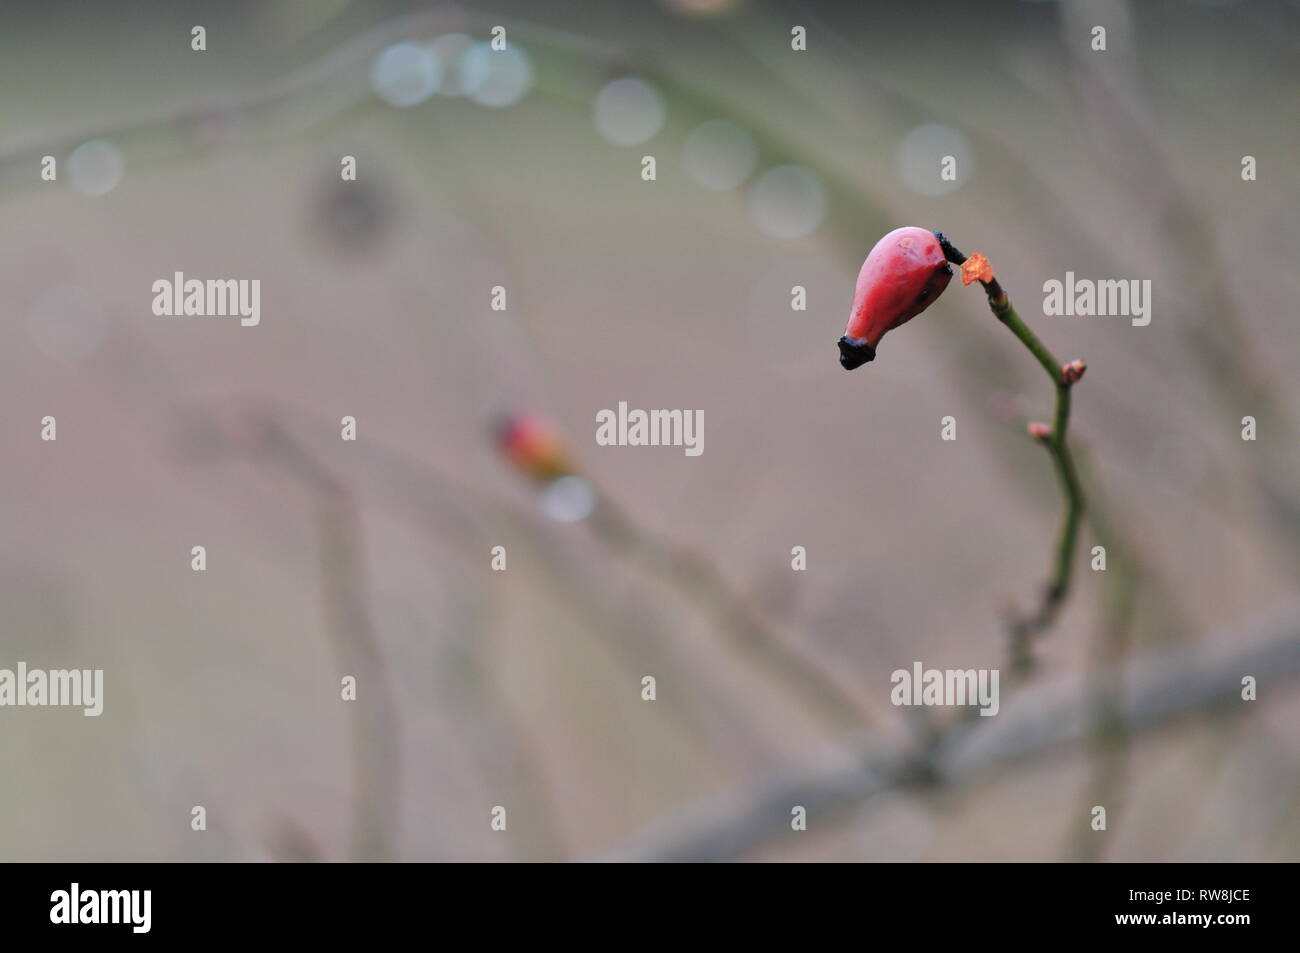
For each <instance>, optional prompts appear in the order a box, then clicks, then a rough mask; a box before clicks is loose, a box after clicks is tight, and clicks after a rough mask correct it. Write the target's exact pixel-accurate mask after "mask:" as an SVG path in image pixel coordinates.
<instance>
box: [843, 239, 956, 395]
mask: <svg viewBox="0 0 1300 953" xmlns="http://www.w3.org/2000/svg"><path fill="white" fill-rule="evenodd" d="M950 278H952V268H950V267H949V266H948V262H947V260H946V258H945V257H944V253H943V249H942V248H941V247H940V245H939V239H938V238H936V237H935V235H934V233H933V232H930V231H927V230H926V229H924V228H917V227H915V226H909V227H907V228H896V229H894V230H893V231H892V232H890V233H889V234H888V235H886V236H885V237H884V238H882V239H881V240H880V241H878V242H876V247H875V248H873V249H871V254H869V255H867V260H866V261H865V262H863V264H862V271H860V272H859V273H858V285H857V288H856V289H855V290H854V292H853V311H852V313H851V314H850V315H849V325H848V327H847V328H845V329H844V337H842V338H840V341H839V345H840V364H842V365H843V366H844V369H845V370H848V371H851V370H853V369H854V368H855V367H861V366H862V365H863V364H865V363H867V362H868V361H871V360H874V359H875V357H876V345H878V344H879V343H880V339H881V338H882V337H884V335H885V332H886V331H891V330H893V329H894V328H896V327H898V326H899V325H900V324H904V323H905V322H907V321H910V320H911V319H912V318H914V317H916V316H917V315H918V314H920V313H921V312H922V311H924V310H925V309H926V308H928V307H929V306H930V304H931V302H933V301H934V300H935V299H936V298H938V297H939V294H940V293H941V292H942V291H943V289H944V288H946V287H947V286H948V280H949V279H950Z"/></svg>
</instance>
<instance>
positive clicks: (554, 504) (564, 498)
mask: <svg viewBox="0 0 1300 953" xmlns="http://www.w3.org/2000/svg"><path fill="white" fill-rule="evenodd" d="M595 508H596V488H595V487H593V486H592V485H591V483H590V482H589V481H587V480H584V479H583V478H582V477H580V476H562V477H560V478H559V479H557V480H552V481H551V482H550V483H548V484H547V485H546V487H545V489H543V490H542V512H543V513H545V514H546V515H547V516H549V517H550V518H551V519H553V520H555V521H556V522H558V523H577V522H580V521H582V520H585V519H586V518H587V517H588V516H590V515H591V513H592V510H594V509H595Z"/></svg>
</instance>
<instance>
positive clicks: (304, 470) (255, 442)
mask: <svg viewBox="0 0 1300 953" xmlns="http://www.w3.org/2000/svg"><path fill="white" fill-rule="evenodd" d="M185 437H186V439H187V441H188V443H189V450H190V452H191V457H192V458H193V457H194V456H196V455H199V458H202V457H204V456H206V457H212V456H216V457H222V456H227V455H236V456H245V457H251V458H253V459H255V460H259V461H262V462H265V463H268V464H269V465H271V466H273V467H274V468H275V469H277V470H279V471H280V472H281V473H283V474H285V475H287V476H289V477H291V478H292V479H294V480H296V481H298V482H299V483H301V484H303V485H304V486H305V487H306V488H307V490H308V491H309V492H310V494H311V503H312V508H313V516H314V520H315V523H316V532H317V537H318V539H319V541H320V542H319V545H320V566H321V578H322V580H323V593H322V595H323V598H324V602H325V624H326V629H327V632H328V635H329V640H330V645H331V647H332V649H333V651H334V657H335V662H336V664H337V666H338V669H339V674H340V676H342V675H352V676H354V677H355V678H356V681H357V685H356V700H355V701H354V702H353V703H352V706H351V709H350V714H351V717H350V718H349V722H350V724H351V726H352V734H353V737H352V749H353V755H352V763H353V770H354V785H353V829H352V844H351V848H350V856H351V858H352V859H353V860H357V861H383V860H389V859H391V858H392V855H393V849H394V843H393V837H392V836H391V831H392V829H393V827H394V826H395V825H396V824H397V821H398V818H399V817H400V812H399V809H398V790H399V773H400V768H401V753H400V750H399V742H398V728H397V707H396V703H395V701H394V699H393V696H392V690H391V688H390V687H389V684H388V677H387V673H386V672H385V670H384V660H383V652H382V650H381V648H380V645H379V640H378V638H377V637H376V635H375V632H374V628H373V625H372V623H371V617H370V607H369V604H368V601H367V598H366V572H365V552H364V545H363V542H362V532H361V523H360V518H359V515H358V513H357V507H356V502H355V499H354V497H353V494H352V492H351V491H350V490H349V489H348V488H347V487H346V486H345V484H344V483H343V482H342V481H341V480H339V479H338V478H337V477H335V475H334V474H333V473H332V472H331V471H330V469H329V468H328V467H327V466H326V465H325V464H323V463H322V462H321V461H319V460H318V459H317V458H316V457H314V456H313V455H312V454H311V453H310V452H309V451H307V449H306V448H304V447H303V446H302V445H301V444H300V443H299V442H298V441H296V440H295V439H293V437H292V436H291V435H290V434H289V433H288V431H287V430H285V429H284V427H282V426H281V425H280V424H279V422H278V421H277V420H275V419H274V417H272V416H271V415H270V414H269V413H265V412H254V411H246V412H244V413H241V414H239V415H238V416H235V417H223V416H221V415H219V414H215V413H212V412H210V411H207V412H204V413H203V414H202V415H201V416H199V417H198V418H197V419H196V420H195V421H194V423H193V429H192V430H191V431H190V432H188V433H186V434H185Z"/></svg>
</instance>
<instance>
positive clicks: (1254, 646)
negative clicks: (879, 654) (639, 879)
mask: <svg viewBox="0 0 1300 953" xmlns="http://www.w3.org/2000/svg"><path fill="white" fill-rule="evenodd" d="M1214 641H1215V643H1216V644H1228V645H1233V646H1235V647H1236V648H1235V649H1234V650H1233V651H1231V652H1228V653H1225V654H1220V655H1216V656H1210V655H1208V654H1206V653H1204V652H1201V651H1198V650H1197V649H1196V648H1194V647H1179V648H1177V649H1174V650H1171V651H1167V652H1163V653H1159V654H1153V655H1151V656H1148V657H1146V658H1144V659H1142V660H1140V661H1139V662H1137V663H1135V664H1134V666H1133V670H1132V673H1131V678H1129V679H1128V680H1127V682H1126V684H1125V685H1124V687H1123V688H1122V689H1120V691H1119V692H1118V695H1117V697H1116V699H1115V701H1116V704H1117V706H1118V711H1119V712H1120V713H1121V714H1122V717H1123V718H1124V720H1125V722H1126V724H1127V725H1128V731H1129V734H1130V735H1131V736H1137V735H1139V734H1141V733H1143V732H1152V731H1155V730H1157V729H1159V728H1162V727H1164V726H1166V725H1169V724H1172V723H1176V722H1178V721H1179V720H1181V719H1185V718H1189V717H1193V716H1197V715H1202V714H1207V713H1212V712H1214V713H1222V714H1237V713H1240V712H1241V711H1242V710H1243V709H1244V708H1247V707H1248V706H1250V705H1254V704H1259V702H1246V701H1243V700H1242V698H1241V687H1242V686H1241V679H1242V677H1243V676H1245V675H1254V676H1255V677H1256V678H1257V679H1260V680H1261V685H1260V687H1261V691H1263V692H1264V693H1265V695H1264V697H1269V696H1270V695H1272V694H1275V693H1277V692H1279V691H1281V689H1282V687H1283V686H1284V685H1286V684H1289V683H1292V682H1295V681H1297V680H1300V606H1294V605H1293V606H1288V607H1287V611H1286V612H1285V613H1282V614H1280V615H1279V616H1278V617H1277V618H1270V619H1267V620H1262V621H1258V622H1256V623H1253V624H1252V625H1250V626H1248V627H1247V628H1246V630H1244V631H1235V632H1229V633H1225V634H1222V635H1220V636H1217V637H1216V638H1215V640H1214ZM1089 711H1090V697H1089V692H1088V690H1087V686H1086V685H1085V684H1083V683H1082V682H1081V680H1080V678H1079V677H1078V676H1074V675H1071V676H1063V677H1058V678H1053V679H1051V680H1046V681H1042V682H1039V683H1037V684H1034V685H1031V686H1027V687H1024V688H1021V689H1020V690H1019V691H1018V692H1016V694H1015V696H1014V698H1013V699H1012V700H1011V701H1009V702H1007V703H1006V704H1004V705H1003V706H1002V710H1001V711H1000V712H999V714H997V715H996V716H993V717H991V718H974V719H959V720H958V721H957V722H956V723H955V724H954V725H953V726H952V727H950V728H949V729H948V730H946V731H944V732H941V733H940V735H939V736H938V738H937V740H936V743H935V744H933V745H932V746H924V745H923V746H916V745H911V746H900V745H897V744H890V743H889V742H887V741H885V740H883V739H878V738H867V739H863V740H862V741H860V742H859V743H858V744H857V745H856V748H855V753H853V754H852V756H851V757H849V759H848V763H845V758H844V752H839V753H838V756H837V758H836V759H835V761H836V763H834V764H832V765H830V766H822V767H821V768H820V769H817V770H812V771H807V772H803V773H802V775H801V776H799V777H797V778H796V777H786V778H781V779H777V780H773V781H770V782H768V783H767V784H764V785H761V786H760V787H759V789H758V791H757V792H756V793H755V794H753V795H752V796H749V797H745V798H743V799H742V800H740V802H739V804H737V800H736V798H735V796H734V795H733V796H731V797H728V798H723V799H720V800H716V801H710V802H707V803H701V804H699V805H696V806H695V807H691V808H688V809H687V810H685V811H683V812H682V813H681V814H680V815H679V816H678V817H677V818H676V819H673V820H670V821H669V822H668V823H666V824H665V825H663V826H662V827H660V828H658V829H656V830H653V831H651V832H649V833H647V834H646V835H645V836H643V837H641V838H638V839H637V840H635V841H634V842H631V843H629V844H627V845H625V846H624V847H622V848H620V849H617V850H615V851H613V852H611V853H609V854H608V855H606V856H605V857H604V858H603V859H606V860H613V861H666V862H699V861H725V860H732V859H735V858H738V857H741V856H743V855H745V854H748V853H750V852H751V851H754V850H757V849H759V848H761V847H763V846H765V845H768V844H770V843H772V842H773V841H775V840H776V839H777V838H778V837H780V836H782V835H785V834H793V832H792V831H791V829H790V816H791V814H790V811H791V808H792V807H794V806H795V805H802V806H803V807H805V808H806V809H807V811H808V817H809V820H810V821H811V822H812V823H813V824H819V823H823V822H826V821H827V820H829V819H833V818H835V817H837V816H842V815H843V814H844V813H846V812H848V811H851V810H852V809H854V808H857V807H859V806H860V805H861V804H862V803H863V802H864V801H867V800H868V799H869V798H871V797H873V796H875V795H877V794H880V793H883V792H885V791H890V790H897V789H900V788H908V787H918V788H922V789H924V788H942V789H945V790H948V789H953V788H956V787H959V786H960V785H963V784H969V783H972V782H974V781H976V780H978V779H979V778H981V777H984V776H987V775H988V774H989V773H991V772H993V771H996V770H1005V769H1008V768H1011V767H1012V766H1015V765H1018V764H1022V763H1026V762H1030V761H1033V760H1035V759H1039V758H1044V757H1048V756H1054V755H1059V754H1062V753H1064V752H1066V751H1068V750H1070V749H1073V748H1076V747H1077V746H1078V745H1080V744H1081V743H1082V742H1084V741H1085V740H1086V739H1087V737H1088V732H1089V722H1090V719H1089Z"/></svg>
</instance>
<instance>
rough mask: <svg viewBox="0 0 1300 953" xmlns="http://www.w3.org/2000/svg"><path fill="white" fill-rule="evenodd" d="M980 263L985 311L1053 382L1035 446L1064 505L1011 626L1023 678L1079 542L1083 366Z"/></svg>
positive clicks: (946, 248) (957, 255) (1066, 587)
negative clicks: (1040, 331)
mask: <svg viewBox="0 0 1300 953" xmlns="http://www.w3.org/2000/svg"><path fill="white" fill-rule="evenodd" d="M935 237H937V238H938V239H939V245H940V247H942V248H943V252H944V256H945V257H946V258H947V259H948V260H949V261H950V262H952V263H953V264H955V265H966V263H967V261H968V257H967V256H966V255H963V254H962V253H961V252H960V251H958V250H957V249H956V248H955V247H954V246H953V244H952V242H950V241H948V239H947V238H945V237H944V236H943V235H942V234H940V233H936V236H935ZM974 259H982V256H979V255H976V256H974V258H972V259H969V260H970V261H971V263H972V264H974V263H975V260H974ZM982 263H983V265H984V266H985V267H984V269H983V270H982V273H979V274H978V277H979V282H980V284H981V285H983V287H984V291H985V293H986V294H987V295H988V299H989V309H990V310H991V311H992V312H993V316H994V317H996V318H997V319H998V320H999V321H1001V322H1002V323H1003V324H1004V325H1006V327H1007V329H1008V330H1010V331H1011V333H1012V334H1014V335H1015V336H1016V337H1017V338H1019V340H1020V343H1021V344H1023V345H1024V346H1025V347H1026V348H1027V349H1028V350H1029V353H1031V354H1032V355H1034V357H1035V359H1037V361H1038V363H1039V364H1041V365H1042V366H1043V370H1045V371H1046V372H1047V376H1048V377H1050V378H1051V379H1052V383H1053V384H1054V385H1055V387H1056V415H1055V418H1054V421H1053V424H1052V428H1051V430H1050V431H1047V432H1046V433H1044V434H1043V435H1042V436H1041V437H1040V441H1041V442H1042V444H1043V445H1044V446H1045V447H1047V450H1048V452H1049V453H1050V454H1051V456H1052V464H1053V466H1054V467H1055V468H1056V475H1057V478H1058V479H1059V480H1060V482H1061V492H1062V495H1063V496H1064V498H1065V504H1064V511H1063V514H1062V517H1061V529H1060V532H1059V533H1058V534H1057V542H1056V552H1055V555H1054V557H1053V560H1052V568H1051V570H1050V572H1049V575H1048V579H1047V584H1046V586H1045V587H1044V589H1043V595H1042V598H1041V601H1040V602H1039V605H1038V608H1037V610H1035V611H1034V612H1033V613H1032V614H1031V615H1028V616H1024V617H1021V618H1018V619H1015V620H1013V621H1012V624H1011V667H1012V671H1013V672H1014V673H1016V674H1019V675H1024V674H1026V673H1027V672H1028V671H1029V670H1030V669H1031V668H1032V667H1033V640H1034V637H1035V636H1036V635H1038V634H1039V633H1041V632H1043V631H1045V630H1046V629H1048V628H1050V627H1051V626H1052V623H1054V622H1055V621H1056V616H1057V614H1058V613H1059V612H1060V610H1061V606H1062V605H1064V603H1065V599H1066V596H1067V595H1068V594H1069V591H1070V577H1071V574H1072V570H1073V568H1074V549H1075V543H1076V541H1077V540H1078V536H1079V520H1080V518H1081V517H1082V516H1083V509H1084V500H1083V488H1082V487H1081V486H1080V484H1079V474H1078V471H1077V470H1076V469H1075V466H1074V457H1073V456H1072V455H1071V453H1070V446H1069V444H1068V443H1067V442H1066V432H1067V430H1068V429H1069V426H1070V390H1071V388H1072V387H1073V386H1074V383H1075V381H1077V380H1078V379H1079V377H1080V376H1082V374H1083V364H1082V362H1076V364H1075V365H1071V366H1070V367H1069V368H1067V367H1065V366H1063V365H1062V364H1061V362H1060V361H1058V360H1057V359H1056V358H1055V357H1054V356H1053V355H1052V352H1051V351H1049V350H1048V349H1047V346H1046V345H1044V344H1043V342H1042V341H1040V340H1039V339H1038V335H1036V334H1034V332H1033V331H1032V330H1030V328H1029V326H1028V325H1027V324H1025V322H1024V321H1023V320H1022V319H1021V317H1020V315H1019V314H1017V313H1016V309H1015V308H1014V307H1012V305H1011V299H1010V298H1009V297H1007V293H1006V292H1005V291H1003V290H1002V286H1001V285H1000V284H998V280H997V278H996V277H994V275H993V271H992V269H991V268H990V267H988V262H987V260H983V262H982ZM967 271H968V268H963V270H962V281H963V282H964V283H966V284H969V283H970V281H971V280H973V279H972V278H969V277H968V275H967Z"/></svg>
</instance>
